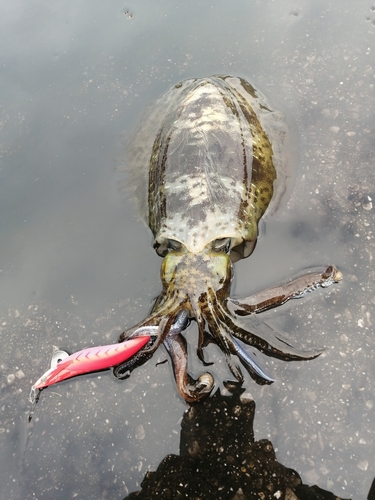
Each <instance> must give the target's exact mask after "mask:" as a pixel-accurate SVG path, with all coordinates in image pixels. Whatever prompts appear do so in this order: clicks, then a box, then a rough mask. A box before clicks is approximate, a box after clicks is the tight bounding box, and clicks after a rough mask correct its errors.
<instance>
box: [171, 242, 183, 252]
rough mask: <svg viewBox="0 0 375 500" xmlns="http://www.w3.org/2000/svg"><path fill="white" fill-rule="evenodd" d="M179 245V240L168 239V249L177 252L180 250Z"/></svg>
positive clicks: (180, 244) (180, 245)
mask: <svg viewBox="0 0 375 500" xmlns="http://www.w3.org/2000/svg"><path fill="white" fill-rule="evenodd" d="M181 247H182V243H181V242H180V241H177V240H168V250H175V251H176V252H178V251H179V250H181Z"/></svg>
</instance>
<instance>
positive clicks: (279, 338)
mask: <svg viewBox="0 0 375 500" xmlns="http://www.w3.org/2000/svg"><path fill="white" fill-rule="evenodd" d="M218 310H219V311H220V314H219V317H220V319H221V321H222V322H223V324H224V325H226V327H227V328H228V329H229V330H230V331H231V333H232V335H234V336H235V337H236V338H238V339H240V340H242V342H244V343H245V344H247V345H251V346H253V347H256V348H257V349H258V351H261V352H263V353H264V354H266V355H267V356H271V357H273V358H278V359H281V360H283V361H304V360H309V359H314V358H316V357H318V356H319V355H320V354H321V353H322V350H311V351H304V350H300V349H297V348H296V347H294V346H292V345H291V344H290V341H289V339H287V338H286V337H285V336H284V335H283V334H282V333H281V332H279V331H277V330H276V329H274V328H273V327H271V326H270V325H268V324H267V323H264V322H261V321H260V320H259V319H258V318H257V317H256V316H255V315H253V316H252V317H251V318H249V321H251V323H250V325H249V327H250V328H251V329H252V331H250V329H249V327H248V326H247V325H244V324H243V323H242V321H241V320H239V318H235V317H234V316H232V315H231V314H230V312H229V311H228V310H226V309H225V308H224V307H223V306H220V307H219V309H218ZM254 332H256V333H254Z"/></svg>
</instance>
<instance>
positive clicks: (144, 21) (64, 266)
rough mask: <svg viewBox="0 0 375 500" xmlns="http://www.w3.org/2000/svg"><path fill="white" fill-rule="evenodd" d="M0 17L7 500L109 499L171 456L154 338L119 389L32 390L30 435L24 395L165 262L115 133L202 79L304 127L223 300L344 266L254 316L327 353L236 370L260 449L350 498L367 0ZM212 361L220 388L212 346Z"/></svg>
mask: <svg viewBox="0 0 375 500" xmlns="http://www.w3.org/2000/svg"><path fill="white" fill-rule="evenodd" d="M0 9H1V16H0V23H1V33H2V44H1V49H0V57H1V65H0V68H1V70H0V71H1V93H0V99H1V100H0V127H1V141H0V154H1V158H0V160H1V163H0V234H1V243H0V249H1V250H0V270H1V272H0V318H1V323H0V330H1V335H2V359H1V364H0V368H1V374H2V379H1V396H0V399H1V408H0V409H1V412H0V432H1V434H0V439H1V445H0V449H1V454H2V456H1V464H2V466H1V469H0V484H1V485H2V488H1V492H0V498H1V499H4V500H9V499H15V500H18V499H26V498H38V499H48V498H54V499H60V498H61V499H66V498H74V497H75V496H77V497H85V498H118V499H120V498H122V497H123V496H124V495H125V494H127V493H128V492H130V491H134V490H136V489H137V488H139V484H140V482H141V480H142V478H143V476H144V474H145V472H146V471H147V470H149V469H155V468H156V466H157V465H158V463H159V462H160V461H161V460H162V458H163V457H164V456H165V455H166V454H168V453H177V452H178V447H179V430H180V429H179V422H180V419H181V416H182V414H183V412H184V410H185V408H186V406H185V403H184V402H183V401H181V399H180V398H179V397H178V395H177V391H176V389H175V386H174V382H173V380H172V375H171V370H170V367H169V365H168V364H162V365H159V366H156V362H157V361H163V360H164V359H166V354H165V353H164V352H163V351H162V349H160V351H159V352H158V353H157V355H156V356H155V358H154V359H153V360H152V361H151V362H149V363H147V364H146V365H144V366H142V367H141V368H139V369H138V370H136V371H135V372H134V373H133V375H132V377H131V378H130V379H129V380H127V381H117V380H116V379H115V378H114V377H113V376H112V375H111V373H110V372H108V373H104V374H101V375H90V376H87V377H81V378H78V379H74V380H71V381H67V382H65V383H63V384H61V385H58V386H55V387H51V388H50V389H47V390H45V391H44V392H43V393H42V396H41V399H40V401H39V403H38V405H37V407H36V410H35V413H34V416H33V419H32V421H31V423H30V424H29V425H28V424H27V417H28V412H29V410H30V405H29V403H28V399H27V397H28V393H29V389H30V386H31V383H32V382H34V381H35V380H36V379H37V378H38V377H39V376H40V375H41V373H42V372H43V371H44V370H45V369H46V368H47V366H48V364H49V358H50V355H51V352H52V346H53V345H58V346H59V347H61V348H64V349H68V350H69V351H71V352H73V351H75V350H78V349H81V348H83V347H86V346H89V345H98V344H103V343H108V342H115V341H116V339H117V336H118V334H119V332H120V331H122V330H123V329H124V328H125V327H127V326H131V325H132V324H134V323H135V322H137V321H139V320H141V319H142V318H144V317H145V316H146V314H147V312H148V311H149V308H150V306H151V303H152V300H153V298H154V297H155V296H156V295H157V294H158V292H159V287H160V279H159V268H160V264H161V259H160V258H159V257H157V256H156V255H155V253H154V251H153V249H152V247H151V242H152V239H151V234H150V232H149V230H148V229H147V227H146V226H145V225H144V224H143V222H142V220H141V217H140V215H139V214H138V211H137V207H136V204H135V203H133V201H132V200H130V199H128V197H127V195H126V193H125V192H124V190H123V189H122V187H121V186H122V185H123V183H124V182H125V184H126V174H125V173H124V170H122V168H121V167H122V166H123V164H124V147H123V143H124V141H126V138H127V137H131V134H132V131H133V130H134V128H135V126H136V124H137V122H138V121H139V119H140V118H141V117H142V116H143V113H144V109H145V108H146V107H147V105H149V104H150V102H152V101H153V100H154V99H156V98H157V97H158V96H159V95H160V94H162V93H164V92H165V91H167V90H168V89H169V88H170V86H171V85H173V84H175V83H177V82H178V81H180V80H182V79H184V78H191V77H200V76H206V75H210V74H215V73H216V74H217V73H219V74H233V75H238V76H242V77H244V78H246V79H248V80H249V81H250V82H251V83H252V84H253V85H254V86H255V87H258V88H260V89H261V90H262V91H263V92H264V93H266V94H267V95H268V96H270V98H271V99H272V100H273V101H276V102H278V103H279V104H280V106H281V107H282V108H283V109H285V110H286V111H287V113H288V114H290V115H291V116H292V117H293V119H294V122H295V125H296V129H297V131H298V138H297V142H298V148H299V162H298V169H297V172H296V181H295V187H294V191H293V194H292V196H291V198H290V200H289V202H288V204H287V205H286V206H285V207H284V208H283V209H282V210H280V211H279V212H277V213H276V214H275V215H274V216H273V217H271V218H269V219H268V220H267V223H266V224H265V227H264V228H263V231H262V236H261V238H260V240H259V242H258V245H257V248H256V250H255V252H254V254H253V255H252V256H251V257H250V258H249V259H247V260H246V261H243V262H240V263H238V264H236V280H235V283H234V294H236V295H238V296H244V295H246V294H249V293H250V292H252V291H255V290H259V289H261V288H264V287H265V286H268V285H270V284H272V283H278V282H280V281H281V280H283V279H284V278H287V277H289V276H291V275H293V274H294V273H295V272H298V271H300V270H301V269H304V268H306V267H311V266H315V265H318V264H331V263H334V264H336V265H337V266H338V267H339V268H340V269H341V270H342V271H343V273H344V276H345V279H344V281H343V283H341V284H340V285H339V286H337V287H334V288H333V287H332V289H330V290H326V291H322V292H318V293H316V294H312V295H310V296H309V297H308V298H307V300H303V301H302V300H301V301H298V302H297V301H295V302H294V303H290V304H288V305H286V306H284V307H283V308H282V309H279V310H274V311H271V312H270V313H267V316H266V319H267V320H268V321H269V322H270V323H272V324H274V325H275V326H278V327H279V328H281V329H283V330H284V331H287V332H288V333H290V335H291V338H292V339H294V340H295V341H296V342H297V343H300V342H301V343H302V342H303V343H304V345H305V346H309V345H313V346H314V347H317V346H319V347H320V346H324V347H326V351H325V353H324V354H323V355H322V356H321V357H320V358H319V359H317V360H314V361H311V362H308V363H283V362H281V361H275V360H271V361H270V360H268V365H267V366H268V368H267V369H268V371H269V372H270V373H272V374H273V375H274V376H275V377H276V378H277V379H278V381H277V382H276V383H275V384H273V386H271V387H264V388H261V387H258V386H256V385H255V384H254V383H253V382H252V381H251V380H250V379H249V380H247V381H246V385H247V388H248V390H249V391H250V392H251V393H252V395H253V397H254V399H255V401H256V404H257V414H256V418H255V433H256V439H260V438H262V437H266V438H269V439H271V440H272V442H273V444H274V445H275V447H276V448H277V456H278V460H279V461H280V462H282V463H283V464H285V465H287V466H290V467H292V468H295V469H296V470H297V471H298V472H299V473H300V474H301V475H302V477H303V479H304V481H305V482H310V483H311V484H313V483H317V484H318V485H319V486H321V487H322V488H327V489H330V490H332V491H334V492H335V493H336V494H337V495H340V496H343V497H353V498H365V497H366V494H367V492H368V490H369V487H370V484H371V481H372V479H373V477H374V475H375V469H374V465H373V457H374V454H375V441H374V438H375V419H374V418H373V412H374V405H375V396H374V390H375V382H374V378H375V363H374V357H375V354H374V344H375V342H374V340H373V335H372V328H373V322H374V318H373V308H374V303H375V291H374V286H373V282H374V272H373V262H372V261H373V257H374V251H375V248H374V234H373V227H374V208H373V207H372V200H373V199H374V196H375V189H374V186H375V182H374V181H375V179H374V168H373V165H374V159H375V158H374V156H375V153H374V151H375V148H374V131H375V119H374V113H373V109H374V99H373V95H374V84H375V79H374V75H375V73H374V63H373V61H374V52H375V8H374V5H373V3H371V2H369V1H367V0H366V1H365V0H360V1H358V2H355V3H353V2H349V1H348V0H340V1H339V0H332V1H330V2H328V3H327V2H326V1H324V2H323V1H314V2H308V1H299V2H296V1H292V0H282V1H262V2H261V1H248V0H243V1H237V2H235V3H228V2H225V1H221V0H218V1H216V2H214V3H212V2H199V3H198V2H188V3H186V2H182V1H166V0H163V1H159V2H157V3H155V2H152V1H146V0H141V1H138V2H130V3H128V4H124V3H123V2H120V1H112V2H106V3H103V2H99V1H97V0H90V1H87V0H86V1H82V2H79V3H77V2H74V1H71V0H70V1H69V0H68V1H65V2H61V1H56V2H46V1H45V2H38V3H37V2H32V1H31V2H30V1H29V0H28V1H22V0H14V1H13V2H6V1H5V0H2V2H0ZM193 332H194V331H193V330H192V331H191V343H192V345H193V344H194V342H195V335H194V333H193ZM189 335H190V332H189ZM210 355H211V356H212V357H214V359H215V360H216V361H217V363H216V368H215V370H217V373H218V374H220V376H221V377H222V378H225V377H228V378H229V374H228V373H227V372H226V369H225V367H224V365H223V364H222V363H220V361H221V356H220V353H218V352H217V350H215V349H214V348H212V349H211V350H210ZM191 358H194V356H193V351H192V353H191ZM194 363H195V362H193V367H192V369H194V368H196V369H199V365H198V363H196V364H194Z"/></svg>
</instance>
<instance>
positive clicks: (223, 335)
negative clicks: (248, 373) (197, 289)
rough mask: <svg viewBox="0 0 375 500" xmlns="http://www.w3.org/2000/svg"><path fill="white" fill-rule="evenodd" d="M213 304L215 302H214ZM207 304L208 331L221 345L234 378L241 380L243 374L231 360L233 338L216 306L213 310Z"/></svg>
mask: <svg viewBox="0 0 375 500" xmlns="http://www.w3.org/2000/svg"><path fill="white" fill-rule="evenodd" d="M215 304H217V302H215ZM208 305H209V310H207V311H205V317H206V320H207V322H208V325H209V328H210V333H211V334H212V336H213V337H214V339H215V341H216V342H217V343H218V344H219V346H220V347H221V350H222V351H223V353H224V355H225V359H226V362H227V365H228V367H229V369H230V371H231V373H232V375H233V376H234V377H235V378H236V380H238V381H239V382H242V381H243V375H242V371H241V368H240V367H239V366H238V364H237V363H236V362H235V361H234V360H233V357H232V354H234V353H235V351H236V349H235V346H234V344H233V339H232V336H231V334H230V331H229V329H228V328H227V325H226V324H225V323H224V322H223V321H222V320H221V319H220V317H219V315H218V314H217V310H216V308H215V310H214V309H213V305H212V303H209V304H208Z"/></svg>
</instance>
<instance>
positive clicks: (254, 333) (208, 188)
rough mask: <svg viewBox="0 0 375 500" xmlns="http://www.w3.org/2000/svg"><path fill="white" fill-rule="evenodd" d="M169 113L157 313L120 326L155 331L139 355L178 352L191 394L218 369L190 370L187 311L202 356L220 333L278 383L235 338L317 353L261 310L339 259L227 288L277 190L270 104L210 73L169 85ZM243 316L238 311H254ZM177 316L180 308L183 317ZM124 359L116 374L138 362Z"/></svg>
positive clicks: (260, 375)
mask: <svg viewBox="0 0 375 500" xmlns="http://www.w3.org/2000/svg"><path fill="white" fill-rule="evenodd" d="M168 96H169V99H167V102H168V103H169V105H168V106H166V113H165V118H164V120H163V122H162V124H161V126H160V128H159V130H158V133H157V135H156V138H155V141H154V144H153V147H152V151H151V158H150V165H149V188H148V220H149V226H150V228H151V230H152V232H153V234H154V247H155V249H156V251H157V252H158V254H159V255H161V256H163V257H164V260H163V263H162V268H161V279H162V285H163V289H162V292H161V294H160V296H159V297H158V298H157V300H156V302H155V305H154V307H153V309H152V311H151V314H150V316H149V317H148V318H146V319H145V320H144V321H142V322H140V323H139V324H138V325H136V326H135V327H133V328H131V329H130V330H127V331H125V332H124V333H123V334H122V335H121V336H120V341H123V340H126V339H128V338H129V337H131V336H132V335H137V334H139V333H138V332H139V328H142V329H144V331H145V332H146V333H147V332H149V334H150V335H151V334H152V335H154V342H153V343H152V345H151V346H148V347H147V346H146V348H145V349H143V350H142V352H141V353H140V354H139V357H138V358H137V362H138V364H141V363H144V362H145V361H147V359H149V358H150V357H151V356H152V354H153V353H154V352H155V350H156V349H157V348H158V347H159V345H160V344H162V343H164V345H165V346H166V348H167V351H168V352H169V354H170V356H171V358H172V364H173V370H174V374H175V379H176V383H177V387H178V390H179V392H180V394H181V395H182V397H184V398H185V400H187V401H189V402H192V401H197V400H199V399H200V398H201V397H203V396H204V395H206V394H208V393H209V392H210V391H211V390H212V388H213V386H214V380H213V377H212V376H211V375H210V374H209V373H208V372H206V373H203V374H202V375H201V376H200V377H199V379H198V380H197V381H195V380H193V379H192V378H191V377H190V376H189V375H188V373H187V351H186V340H185V338H184V337H183V336H182V331H183V330H184V329H185V327H186V325H187V321H188V320H194V321H196V323H197V326H198V332H199V339H198V353H197V354H198V356H199V358H200V360H201V361H202V362H203V364H205V360H204V355H203V348H204V347H205V346H206V345H207V343H209V342H216V343H217V344H218V345H219V346H220V348H221V350H222V351H223V353H224V355H225V357H226V360H227V363H228V366H229V368H230V370H231V372H232V374H233V375H234V377H235V378H236V379H237V380H238V381H242V380H243V376H242V372H241V369H240V366H239V363H238V361H240V362H241V364H242V365H243V366H244V367H245V368H246V369H247V370H248V371H249V373H250V375H251V376H252V377H253V378H254V379H255V380H256V381H257V382H258V383H263V384H264V383H272V382H273V379H272V378H271V377H268V376H267V374H265V373H264V372H263V371H262V370H261V368H260V367H259V366H258V365H257V363H256V362H255V360H253V359H252V358H251V357H250V355H249V354H248V353H247V352H246V351H245V350H244V349H243V348H242V347H241V345H240V344H239V343H238V342H237V340H235V339H234V337H236V338H238V339H240V340H241V341H243V342H244V343H246V344H248V345H251V346H253V347H255V348H256V349H258V350H259V351H261V352H263V353H265V354H267V355H269V356H273V357H276V358H280V359H283V360H286V361H292V360H305V359H312V358H314V357H316V356H318V355H319V354H320V352H321V351H309V352H306V351H301V350H298V349H297V348H295V347H292V346H291V345H290V344H289V343H288V341H287V340H286V339H285V338H284V337H283V336H282V334H280V333H279V332H276V331H275V330H273V329H272V328H271V327H270V326H269V325H266V324H265V323H261V322H259V321H258V320H257V319H256V317H255V314H256V313H259V312H262V311H264V310H267V309H269V308H271V307H275V306H277V305H281V304H283V303H284V302H286V301H287V300H289V299H291V298H299V297H301V296H303V295H304V294H305V293H306V292H308V291H311V290H314V289H316V288H319V287H326V286H329V285H330V284H332V283H334V282H338V281H340V280H341V278H342V275H341V273H340V272H339V271H337V269H335V268H334V267H333V266H329V267H327V266H325V267H323V268H321V269H318V270H314V271H312V272H310V273H308V274H304V275H301V276H298V277H297V278H295V279H293V280H292V281H290V282H289V283H287V284H284V285H281V286H277V287H273V288H270V289H267V290H265V291H263V292H258V293H257V294H254V295H253V296H250V297H247V298H245V299H241V300H234V299H231V298H230V296H229V295H230V288H231V282H232V277H233V264H232V263H233V262H235V261H236V260H238V259H240V258H243V257H247V256H248V255H250V254H251V253H252V251H253V250H254V247H255V244H256V240H257V236H258V222H259V220H260V218H261V217H262V215H263V214H264V212H265V211H266V209H267V207H268V206H269V204H270V202H271V200H272V196H273V193H274V182H275V180H276V179H277V175H278V173H277V169H276V168H275V164H274V154H273V148H272V145H271V142H270V140H269V138H268V135H267V133H266V132H265V130H264V129H263V127H262V124H261V121H260V120H259V116H260V115H262V114H263V115H264V114H270V115H272V110H271V109H269V108H268V107H267V106H266V105H265V104H264V103H262V102H259V101H258V98H257V94H256V92H255V90H254V89H253V88H252V87H251V86H250V84H248V83H247V82H246V81H244V80H242V79H240V78H232V77H221V76H214V77H210V78H203V79H197V80H188V81H185V82H182V83H181V84H179V85H177V86H176V87H175V88H173V89H172V90H171V91H170V93H169V94H168ZM249 315H250V320H251V321H250V322H249V321H247V322H246V323H245V322H244V321H243V319H242V318H241V317H242V316H249ZM181 318H184V321H182V319H181ZM134 366H135V365H134V363H133V364H129V362H125V363H124V364H123V365H120V366H119V367H117V368H116V370H115V374H116V376H118V377H120V378H121V377H123V376H124V375H126V374H127V372H129V371H131V370H132V369H133V368H134Z"/></svg>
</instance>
